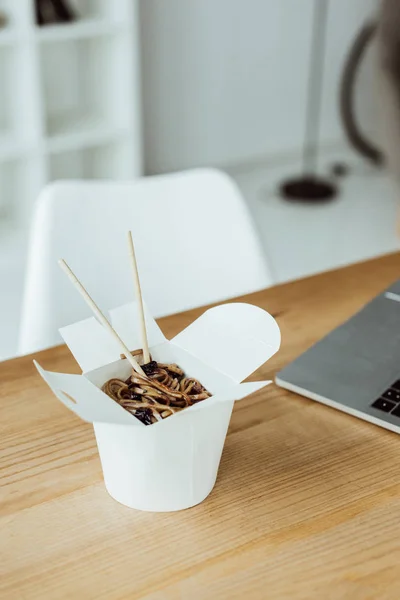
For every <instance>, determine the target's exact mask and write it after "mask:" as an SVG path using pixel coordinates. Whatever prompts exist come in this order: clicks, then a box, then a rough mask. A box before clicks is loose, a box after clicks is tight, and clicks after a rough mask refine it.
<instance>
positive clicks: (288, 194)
mask: <svg viewBox="0 0 400 600" xmlns="http://www.w3.org/2000/svg"><path fill="white" fill-rule="evenodd" d="M328 2H329V0H314V16H313V37H312V43H311V56H310V71H309V79H308V91H307V107H306V110H307V112H306V128H305V139H304V147H303V175H302V176H300V177H296V178H293V179H288V180H286V181H284V182H283V183H282V185H281V186H280V193H281V196H282V197H283V198H284V199H285V200H290V201H297V202H324V201H327V200H331V199H332V198H334V197H335V196H336V195H337V193H338V188H337V186H336V185H335V184H334V183H332V182H331V181H329V180H328V179H324V178H322V177H319V176H318V175H317V168H318V143H319V131H320V122H321V100H322V90H323V86H322V84H323V73H324V59H325V46H326V25H327V17H328Z"/></svg>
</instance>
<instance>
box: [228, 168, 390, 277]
mask: <svg viewBox="0 0 400 600" xmlns="http://www.w3.org/2000/svg"><path fill="white" fill-rule="evenodd" d="M334 159H335V157H334V156H332V157H331V158H328V159H327V160H326V161H325V163H324V164H323V165H322V166H323V171H324V172H326V173H328V172H329V170H330V168H331V165H332V163H333V162H334ZM347 164H349V165H350V170H349V174H348V176H346V177H344V178H342V179H340V180H337V181H338V183H339V185H340V194H339V196H338V197H337V198H336V199H335V200H334V201H332V202H330V203H328V204H321V205H307V204H293V203H288V202H286V201H284V200H282V199H281V198H280V197H279V194H278V193H277V189H278V187H279V183H280V182H281V181H282V180H283V179H285V177H287V176H288V175H289V176H292V175H294V174H296V169H295V168H293V166H289V167H288V166H286V167H276V168H266V167H265V166H264V167H262V166H260V167H258V168H253V169H252V170H250V171H247V172H244V171H243V172H241V173H236V174H235V178H236V181H237V182H238V184H239V186H240V188H241V190H242V193H243V195H244V196H245V198H246V199H247V201H248V203H249V207H250V210H251V212H252V214H253V216H254V219H255V223H256V226H257V227H258V230H259V232H260V234H261V238H262V241H263V244H264V248H265V251H266V255H267V257H268V260H269V262H270V266H271V269H272V271H273V274H274V276H275V279H276V281H279V282H281V281H287V280H290V279H296V278H299V277H302V276H304V275H307V274H311V273H317V272H320V271H325V270H327V269H331V268H334V267H336V266H339V265H345V264H349V263H351V262H356V261H359V260H363V259H366V258H369V257H372V256H377V255H379V254H384V253H386V252H392V251H394V250H396V249H400V238H399V237H398V236H397V233H396V221H397V212H398V211H399V221H400V201H398V200H397V199H396V194H395V190H394V189H393V186H392V183H391V181H389V179H388V177H387V176H386V175H385V174H383V173H382V172H381V171H377V170H376V169H375V168H372V167H369V166H366V165H365V164H363V163H361V162H360V161H358V160H357V159H354V158H352V157H350V162H348V163H347ZM399 200H400V191H399Z"/></svg>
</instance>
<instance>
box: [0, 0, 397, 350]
mask: <svg viewBox="0 0 400 600" xmlns="http://www.w3.org/2000/svg"><path fill="white" fill-rule="evenodd" d="M378 6H379V3H378V0H331V1H330V2H329V3H328V13H327V23H326V40H325V41H326V51H325V52H321V59H322V60H323V81H322V87H321V121H320V123H321V127H320V131H319V142H320V144H319V147H318V148H319V149H318V171H319V173H320V174H321V175H322V176H324V177H325V176H326V177H327V178H328V179H329V180H330V181H333V182H334V184H335V185H337V186H338V189H339V193H338V195H337V197H336V198H335V199H334V200H332V201H331V202H325V203H319V202H314V203H310V202H288V201H287V200H285V199H283V198H282V197H281V195H280V194H279V186H280V184H281V183H282V181H283V180H285V178H287V177H293V176H296V175H298V174H299V173H300V172H301V157H302V150H303V147H304V136H305V127H306V114H307V111H306V109H307V101H308V99H309V98H308V96H307V90H308V83H309V77H310V70H311V62H312V61H310V56H311V55H310V52H311V43H312V32H313V23H314V24H315V21H314V20H313V15H314V12H313V11H314V9H315V3H314V0H113V1H112V2H111V1H110V0H68V1H67V0H65V1H63V2H61V1H60V0H59V1H58V2H51V1H50V0H47V1H46V0H44V1H42V2H38V1H36V2H35V1H34V0H18V1H16V0H0V81H1V88H0V281H1V284H0V285H1V298H0V331H1V335H0V357H1V358H6V357H8V356H12V355H13V354H15V352H16V351H17V339H18V327H19V322H20V307H21V301H22V294H23V285H24V274H25V264H26V252H27V243H28V239H29V225H30V222H31V216H32V208H33V205H34V202H35V199H36V198H37V197H38V194H39V192H40V190H41V189H42V188H43V187H44V186H45V185H46V184H47V183H49V182H51V181H54V180H58V179H112V180H130V179H134V178H137V177H141V176H147V175H156V174H160V173H168V172H174V171H180V170H184V169H188V168H193V167H200V166H212V167H217V168H220V169H223V170H225V171H226V172H227V173H228V174H230V175H231V176H232V177H233V178H234V179H235V180H236V182H237V184H238V186H239V188H240V190H241V192H242V194H243V197H244V199H245V202H246V204H247V206H248V207H249V209H250V211H251V215H252V216H253V219H254V222H255V225H256V228H257V230H258V233H259V235H260V238H261V242H262V246H263V249H264V252H265V256H266V260H267V261H268V264H269V268H270V270H271V273H272V276H273V279H274V282H277V283H278V282H284V281H288V280H290V279H294V278H299V277H303V276H305V275H309V274H312V273H316V272H320V271H323V270H326V269H331V268H334V267H336V266H339V265H344V264H348V263H350V262H354V261H357V260H362V259H365V258H367V257H370V256H376V255H379V254H382V253H385V252H389V251H392V250H395V249H397V248H398V245H399V242H398V239H397V237H396V232H395V226H394V223H395V219H396V196H395V193H394V191H393V190H392V187H391V182H390V180H389V178H388V176H387V174H386V173H385V172H384V171H383V170H382V169H380V168H378V167H377V166H375V165H374V164H372V163H371V162H369V161H367V160H365V158H364V157H362V156H361V155H360V154H359V153H357V151H356V150H355V149H354V148H352V147H351V145H350V144H349V143H348V141H347V136H346V132H345V130H344V127H343V123H342V121H341V118H340V111H339V97H340V88H341V81H342V77H343V72H344V69H345V65H346V61H347V59H348V55H349V52H350V49H351V48H352V45H353V44H354V41H355V39H356V38H357V35H358V33H359V31H360V29H361V28H362V27H363V26H364V24H365V23H366V22H368V21H369V20H371V19H373V18H374V17H375V15H376V12H377V9H378ZM320 26H321V25H320ZM376 54H377V53H376V44H375V43H374V42H372V43H371V44H369V46H368V48H367V50H366V53H365V56H364V57H363V60H362V64H361V65H360V68H359V69H358V72H357V77H356V81H355V92H354V110H355V112H356V114H357V121H358V123H359V124H360V127H361V128H362V130H363V132H364V134H365V135H366V136H368V137H369V139H371V140H373V141H377V140H379V131H380V129H379V110H378V109H379V93H378V94H377V87H378V86H377V83H376V77H375V76H376V69H377V60H376ZM378 92H379V90H378ZM376 143H377V144H378V145H379V143H378V141H377V142H376Z"/></svg>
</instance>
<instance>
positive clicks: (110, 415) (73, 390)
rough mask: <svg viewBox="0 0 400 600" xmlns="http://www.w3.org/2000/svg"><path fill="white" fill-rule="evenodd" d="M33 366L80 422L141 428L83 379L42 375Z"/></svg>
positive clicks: (138, 423)
mask: <svg viewBox="0 0 400 600" xmlns="http://www.w3.org/2000/svg"><path fill="white" fill-rule="evenodd" d="M33 362H34V364H35V367H36V368H37V370H38V371H39V373H40V375H41V376H42V377H43V379H44V380H45V381H46V383H47V384H48V386H49V387H50V388H51V390H52V391H53V393H54V394H55V395H56V396H57V398H58V399H59V400H61V402H62V403H63V404H64V405H65V406H66V407H67V408H69V409H70V410H71V411H72V412H74V413H75V414H76V415H78V416H79V417H80V418H81V419H83V420H84V421H88V422H89V423H94V422H99V423H116V424H119V425H134V426H137V427H145V425H143V423H142V422H141V421H139V420H138V419H136V418H135V417H134V416H133V415H131V414H130V413H128V412H127V411H126V410H125V409H124V408H122V406H120V405H119V404H117V403H116V402H114V400H112V399H111V398H108V396H106V395H105V394H104V393H103V392H102V391H101V390H99V388H97V387H96V386H95V385H93V384H92V383H91V382H90V381H89V380H88V379H86V378H85V377H84V376H83V375H69V374H66V373H53V372H50V371H45V370H44V369H42V367H41V366H40V365H39V364H38V363H37V362H36V361H35V360H34V361H33Z"/></svg>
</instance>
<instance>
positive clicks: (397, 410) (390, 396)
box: [371, 379, 400, 418]
mask: <svg viewBox="0 0 400 600" xmlns="http://www.w3.org/2000/svg"><path fill="white" fill-rule="evenodd" d="M371 406H372V407H373V408H377V409H378V410H381V411H383V412H385V413H390V414H392V415H394V416H395V417H399V418H400V379H398V380H397V381H395V382H394V383H392V385H391V386H390V387H389V388H388V389H387V390H385V391H384V392H383V394H381V396H380V397H379V398H378V399H377V400H375V402H374V403H373V404H372V405H371Z"/></svg>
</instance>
